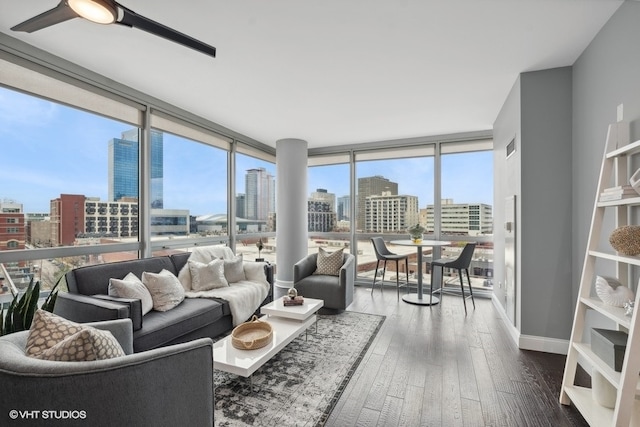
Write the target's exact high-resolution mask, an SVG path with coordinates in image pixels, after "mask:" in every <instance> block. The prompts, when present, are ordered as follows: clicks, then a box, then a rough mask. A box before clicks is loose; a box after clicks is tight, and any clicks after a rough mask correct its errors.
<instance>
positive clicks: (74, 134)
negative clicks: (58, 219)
mask: <svg viewBox="0 0 640 427" xmlns="http://www.w3.org/2000/svg"><path fill="white" fill-rule="evenodd" d="M131 128H133V126H132V125H130V124H126V123H122V122H118V121H115V120H112V119H107V118H104V117H102V116H98V115H95V114H91V113H87V112H84V111H80V110H77V109H75V108H71V107H67V106H64V105H62V104H57V103H53V102H49V101H46V100H42V99H39V98H37V97H34V96H30V95H25V94H22V93H19V92H16V91H12V90H9V89H5V88H1V87H0V156H1V159H2V161H1V162H0V200H3V199H7V200H13V201H15V202H17V203H21V204H23V208H24V211H25V212H49V202H50V200H51V199H54V198H56V197H59V195H60V194H84V195H85V196H89V197H100V199H101V200H102V201H107V195H108V155H107V153H108V143H109V141H110V140H111V139H113V138H119V137H120V136H121V133H122V132H123V131H126V130H129V129H131ZM163 155H164V180H163V184H164V207H165V208H168V209H189V210H190V213H191V214H192V215H203V214H214V213H225V212H226V205H227V178H226V168H227V160H226V153H225V152H224V151H223V150H220V149H211V147H209V146H206V145H204V144H200V143H194V142H192V141H188V140H186V139H184V138H181V137H176V136H174V135H170V134H166V133H165V134H164V154H163ZM492 156H493V154H492V153H491V152H490V151H489V152H477V153H465V154H456V155H444V156H443V165H442V174H443V179H442V185H443V189H442V197H443V198H450V199H453V200H454V202H456V203H486V204H490V205H493V160H492V159H493V157H492ZM256 167H264V168H265V169H267V171H269V172H270V173H271V174H272V175H275V173H276V166H275V165H274V164H271V163H267V162H264V161H261V160H258V159H255V158H251V157H249V156H245V155H237V165H236V171H237V175H236V186H237V188H236V190H237V191H236V192H237V193H244V192H245V190H244V185H245V184H244V182H245V181H244V175H245V173H246V170H247V169H251V168H256ZM356 174H357V177H368V176H374V175H382V176H384V177H385V178H388V179H389V180H390V181H393V182H397V183H398V193H399V194H407V195H415V196H418V200H419V206H420V208H423V207H425V206H426V205H427V204H430V203H433V158H432V157H421V158H411V159H397V160H378V161H366V162H358V163H357V164H356ZM276 178H277V177H276ZM307 183H308V192H309V194H311V192H313V191H316V189H318V188H324V189H326V190H327V191H328V192H330V193H334V194H335V195H336V197H341V196H345V195H348V194H349V167H348V165H334V166H321V167H312V168H309V173H308V176H307Z"/></svg>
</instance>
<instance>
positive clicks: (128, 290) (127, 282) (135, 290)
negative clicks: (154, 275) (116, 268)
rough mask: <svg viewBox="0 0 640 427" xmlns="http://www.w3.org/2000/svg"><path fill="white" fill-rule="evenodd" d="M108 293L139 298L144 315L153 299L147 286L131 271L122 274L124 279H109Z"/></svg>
mask: <svg viewBox="0 0 640 427" xmlns="http://www.w3.org/2000/svg"><path fill="white" fill-rule="evenodd" d="M109 295H110V296H112V297H118V298H135V299H139V300H140V302H141V305H142V315H143V316H144V315H145V314H147V313H148V312H150V311H151V310H152V309H153V299H152V298H151V294H150V293H149V290H148V289H147V287H146V286H145V285H144V284H143V283H142V280H140V279H138V276H136V275H135V274H133V273H129V274H127V275H126V276H124V279H113V278H111V279H109Z"/></svg>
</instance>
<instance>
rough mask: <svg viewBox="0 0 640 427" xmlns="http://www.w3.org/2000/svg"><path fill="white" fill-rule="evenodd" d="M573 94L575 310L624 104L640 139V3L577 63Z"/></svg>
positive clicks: (628, 7) (627, 8) (623, 12)
mask: <svg viewBox="0 0 640 427" xmlns="http://www.w3.org/2000/svg"><path fill="white" fill-rule="evenodd" d="M573 93H574V95H573V179H572V182H573V186H572V193H571V194H572V196H573V233H572V234H573V239H572V244H573V248H574V249H573V262H572V271H573V281H572V283H573V287H574V289H573V295H574V301H573V305H572V307H575V298H577V295H578V287H579V285H580V275H581V273H582V265H583V262H584V255H585V249H586V247H587V239H588V236H589V234H588V233H589V227H590V225H591V216H592V212H593V203H594V201H595V191H596V185H597V182H598V176H599V173H600V165H601V162H602V155H603V153H604V145H605V139H606V132H607V127H608V125H609V124H611V123H615V122H616V108H617V106H618V105H619V104H623V105H624V118H625V120H626V121H628V122H630V123H631V141H636V140H638V139H640V120H638V119H640V2H635V1H627V2H625V3H624V4H623V5H622V6H620V8H619V9H618V11H617V12H616V13H615V14H614V15H613V16H612V17H611V19H610V20H609V22H607V24H605V26H604V27H603V28H602V30H601V31H600V32H599V33H598V35H597V36H596V37H595V38H594V40H593V41H592V42H591V44H590V45H589V46H588V47H587V49H585V51H584V52H583V53H582V55H581V56H580V57H579V58H578V60H577V61H576V62H575V64H574V66H573ZM636 166H637V165H636ZM631 170H632V171H633V169H631ZM604 227H605V228H604V229H609V230H611V229H612V227H613V222H612V221H611V220H609V221H607V222H606V223H605V224H604ZM605 237H606V236H605ZM605 240H606V239H605ZM597 268H598V269H599V270H598V272H600V273H602V274H612V273H613V271H606V268H607V266H606V265H604V266H600V264H598V265H597ZM601 268H602V270H601ZM631 285H632V287H634V286H635V283H632V284H631Z"/></svg>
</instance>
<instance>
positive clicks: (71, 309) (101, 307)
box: [53, 292, 129, 323]
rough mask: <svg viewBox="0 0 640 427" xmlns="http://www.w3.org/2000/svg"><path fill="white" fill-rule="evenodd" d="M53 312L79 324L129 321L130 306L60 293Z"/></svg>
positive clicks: (85, 296)
mask: <svg viewBox="0 0 640 427" xmlns="http://www.w3.org/2000/svg"><path fill="white" fill-rule="evenodd" d="M53 312H54V313H55V314H57V315H59V316H62V317H64V318H65V319H69V320H72V321H74V322H79V323H87V322H98V321H101V320H114V319H128V318H129V306H127V305H125V304H120V303H116V302H113V301H104V300H101V299H98V298H94V297H90V296H88V295H81V294H74V293H71V292H59V293H58V298H57V299H56V304H55V306H54V308H53Z"/></svg>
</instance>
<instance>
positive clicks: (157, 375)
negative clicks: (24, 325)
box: [0, 319, 213, 427]
mask: <svg viewBox="0 0 640 427" xmlns="http://www.w3.org/2000/svg"><path fill="white" fill-rule="evenodd" d="M90 325H91V326H94V327H96V328H98V329H102V330H108V331H110V332H111V333H112V334H113V335H114V337H115V338H116V339H117V340H118V342H119V343H120V345H121V346H122V348H123V350H124V352H125V354H126V355H125V356H120V357H116V358H113V359H106V360H96V361H90V362H57V361H49V360H40V359H35V358H32V357H28V356H26V354H25V346H26V343H27V337H28V334H29V331H23V332H16V333H13V334H9V335H5V336H2V337H0V384H2V392H1V393H0V425H6V426H9V425H11V426H40V425H41V426H47V425H54V424H55V425H57V424H60V423H62V424H64V425H71V426H75V425H78V426H81V425H91V426H105V427H110V426H143V425H145V426H146V425H148V426H176V425H193V426H212V425H213V341H212V340H211V339H210V338H201V339H197V340H194V341H190V342H187V343H184V344H175V345H171V346H167V347H162V348H158V349H154V350H149V351H144V352H140V353H135V354H134V353H133V327H132V324H131V320H130V319H119V320H110V321H104V322H96V323H90ZM12 411H14V412H12ZM15 411H17V412H15ZM21 411H22V412H23V413H26V412H28V411H57V412H56V413H50V414H49V415H50V418H51V419H45V418H43V414H39V416H38V418H34V416H31V417H22V416H21V415H20V413H21ZM25 411H26V412H25ZM63 411H66V412H63ZM14 417H15V419H14ZM55 417H58V418H59V417H65V418H63V421H58V420H57V418H55ZM52 420H53V421H55V422H53V421H52ZM62 424H60V425H62Z"/></svg>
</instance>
